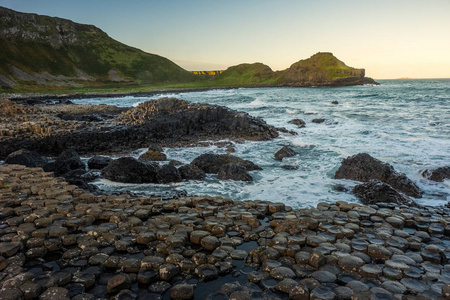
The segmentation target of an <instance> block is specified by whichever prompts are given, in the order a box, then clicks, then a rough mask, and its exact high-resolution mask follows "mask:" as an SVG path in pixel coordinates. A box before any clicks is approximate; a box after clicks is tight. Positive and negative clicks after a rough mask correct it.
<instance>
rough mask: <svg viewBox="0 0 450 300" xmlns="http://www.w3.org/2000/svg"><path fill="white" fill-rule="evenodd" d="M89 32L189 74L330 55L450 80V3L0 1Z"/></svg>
mask: <svg viewBox="0 0 450 300" xmlns="http://www.w3.org/2000/svg"><path fill="white" fill-rule="evenodd" d="M0 6H4V7H7V8H11V9H14V10H17V11H21V12H31V13H38V14H43V15H49V16H56V17H61V18H66V19H70V20H72V21H75V22H78V23H84V24H92V25H95V26H97V27H99V28H101V29H102V30H103V31H105V32H106V33H107V34H108V35H109V36H110V37H112V38H114V39H116V40H118V41H120V42H122V43H125V44H127V45H130V46H133V47H136V48H139V49H142V50H144V51H146V52H149V53H154V54H158V55H161V56H164V57H167V58H168V59H170V60H172V61H174V62H175V63H177V64H178V65H180V66H181V67H183V68H185V69H187V70H191V71H193V70H222V69H226V68H227V67H229V66H233V65H237V64H240V63H253V62H262V63H264V64H266V65H268V66H270V67H271V68H272V69H273V70H283V69H286V68H288V67H289V66H290V65H291V64H293V63H294V62H297V61H299V60H300V59H306V58H308V57H310V56H311V55H313V54H315V53H317V52H332V53H333V54H334V55H335V56H336V57H337V58H338V59H340V60H342V61H343V62H345V63H346V64H347V65H348V66H351V67H356V68H365V69H366V76H369V77H372V78H375V79H391V78H405V77H408V78H450V38H449V36H450V34H449V31H450V0H429V1H424V0H420V1H418V0H408V1H404V0H372V1H361V0H359V1H355V0H338V1H337V0H316V1H313V0H296V1H294V0H227V1H214V0H213V1H211V0H190V1H187V0H184V1H183V0H172V1H171V0H158V1H156V0H146V1H144V0H128V1H124V0H108V1H105V0H77V1H73V0H70V1H69V0H39V1H35V0H0Z"/></svg>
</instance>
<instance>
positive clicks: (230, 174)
mask: <svg viewBox="0 0 450 300" xmlns="http://www.w3.org/2000/svg"><path fill="white" fill-rule="evenodd" d="M217 178H218V179H231V180H235V181H253V178H252V176H251V175H250V174H249V173H248V171H247V169H246V168H245V167H244V166H242V165H240V164H225V165H222V166H221V167H220V169H219V172H218V173H217Z"/></svg>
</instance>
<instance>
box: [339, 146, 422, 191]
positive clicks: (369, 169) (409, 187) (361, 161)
mask: <svg viewBox="0 0 450 300" xmlns="http://www.w3.org/2000/svg"><path fill="white" fill-rule="evenodd" d="M334 178H336V179H352V180H356V181H362V182H368V181H369V180H371V179H377V180H380V181H382V182H385V183H387V184H389V185H390V186H391V187H393V188H394V189H396V190H398V191H400V192H402V193H404V194H406V195H408V196H411V197H415V198H420V197H422V193H423V192H422V191H421V190H420V189H419V187H417V185H415V184H414V182H412V181H411V180H410V179H409V178H408V177H406V175H405V174H403V173H400V172H397V171H395V170H394V168H393V167H392V166H391V165H390V164H387V163H384V162H382V161H380V160H378V159H376V158H373V157H372V156H370V155H369V154H367V153H359V154H356V155H353V156H350V157H347V158H346V159H344V160H343V161H342V164H341V166H340V167H339V169H338V170H337V171H336V174H335V175H334Z"/></svg>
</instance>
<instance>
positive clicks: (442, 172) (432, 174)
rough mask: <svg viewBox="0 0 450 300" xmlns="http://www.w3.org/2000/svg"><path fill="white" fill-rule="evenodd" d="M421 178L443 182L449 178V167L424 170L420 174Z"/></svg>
mask: <svg viewBox="0 0 450 300" xmlns="http://www.w3.org/2000/svg"><path fill="white" fill-rule="evenodd" d="M422 176H423V177H425V178H428V179H429V180H433V181H437V182H443V181H444V179H449V178H450V167H441V168H437V169H435V170H425V171H423V172H422Z"/></svg>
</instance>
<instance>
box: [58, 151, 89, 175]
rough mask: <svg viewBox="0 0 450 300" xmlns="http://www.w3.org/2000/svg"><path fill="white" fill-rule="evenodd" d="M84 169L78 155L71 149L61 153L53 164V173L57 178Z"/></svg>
mask: <svg viewBox="0 0 450 300" xmlns="http://www.w3.org/2000/svg"><path fill="white" fill-rule="evenodd" d="M85 169H86V166H85V165H84V163H83V162H82V161H81V158H80V155H78V153H77V152H76V151H75V150H73V149H68V150H65V151H63V152H62V153H61V154H60V155H59V156H58V157H57V158H56V160H55V162H54V163H53V172H55V175H57V176H61V175H64V174H66V173H67V172H70V171H73V170H83V171H85Z"/></svg>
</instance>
